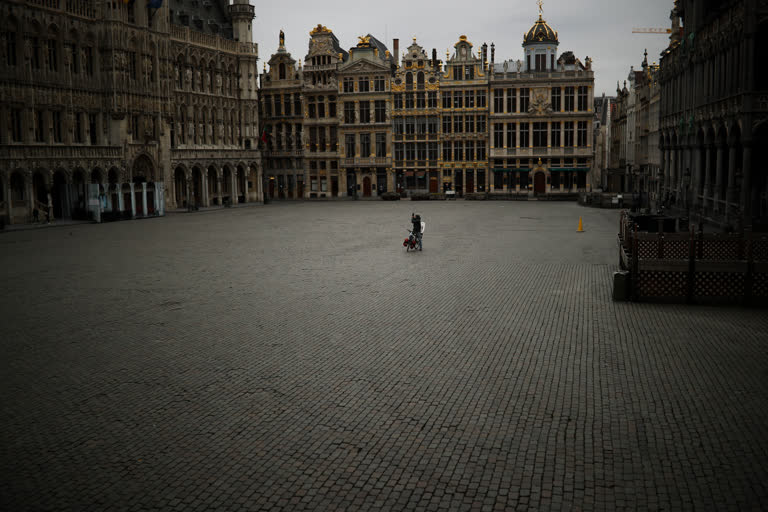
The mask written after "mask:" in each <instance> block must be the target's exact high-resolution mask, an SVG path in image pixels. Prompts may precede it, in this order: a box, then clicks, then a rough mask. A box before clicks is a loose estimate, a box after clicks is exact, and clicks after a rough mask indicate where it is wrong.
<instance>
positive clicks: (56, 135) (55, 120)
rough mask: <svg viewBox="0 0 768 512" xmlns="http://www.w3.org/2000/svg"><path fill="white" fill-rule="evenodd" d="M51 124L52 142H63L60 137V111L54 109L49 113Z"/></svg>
mask: <svg viewBox="0 0 768 512" xmlns="http://www.w3.org/2000/svg"><path fill="white" fill-rule="evenodd" d="M51 124H53V142H58V143H61V142H63V140H62V137H61V132H62V129H61V128H62V127H61V112H60V111H58V110H57V111H54V112H52V113H51Z"/></svg>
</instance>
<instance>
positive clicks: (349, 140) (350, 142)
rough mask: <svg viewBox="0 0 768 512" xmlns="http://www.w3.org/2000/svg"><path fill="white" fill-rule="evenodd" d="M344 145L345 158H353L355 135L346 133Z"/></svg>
mask: <svg viewBox="0 0 768 512" xmlns="http://www.w3.org/2000/svg"><path fill="white" fill-rule="evenodd" d="M344 146H345V149H346V151H347V158H355V136H354V135H353V134H351V133H350V134H347V136H346V137H345V144H344Z"/></svg>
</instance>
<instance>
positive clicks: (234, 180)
mask: <svg viewBox="0 0 768 512" xmlns="http://www.w3.org/2000/svg"><path fill="white" fill-rule="evenodd" d="M238 176H239V174H238V172H237V170H235V172H233V173H232V176H231V178H232V204H238V203H239V202H240V201H239V200H238V195H239V194H238V193H237V192H238V190H237V181H238V180H237V177H238Z"/></svg>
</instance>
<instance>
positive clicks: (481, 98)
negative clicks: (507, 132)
mask: <svg viewBox="0 0 768 512" xmlns="http://www.w3.org/2000/svg"><path fill="white" fill-rule="evenodd" d="M477 108H485V91H477Z"/></svg>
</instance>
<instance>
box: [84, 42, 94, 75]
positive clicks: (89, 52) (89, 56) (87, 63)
mask: <svg viewBox="0 0 768 512" xmlns="http://www.w3.org/2000/svg"><path fill="white" fill-rule="evenodd" d="M83 59H84V62H83V63H82V65H83V67H84V68H85V74H86V75H88V76H93V48H92V47H90V46H85V47H83Z"/></svg>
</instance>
